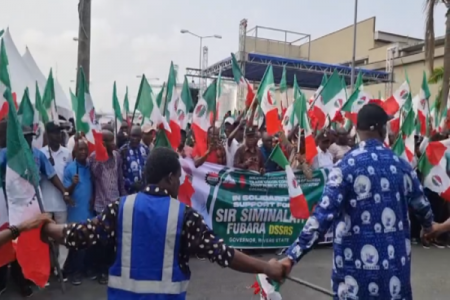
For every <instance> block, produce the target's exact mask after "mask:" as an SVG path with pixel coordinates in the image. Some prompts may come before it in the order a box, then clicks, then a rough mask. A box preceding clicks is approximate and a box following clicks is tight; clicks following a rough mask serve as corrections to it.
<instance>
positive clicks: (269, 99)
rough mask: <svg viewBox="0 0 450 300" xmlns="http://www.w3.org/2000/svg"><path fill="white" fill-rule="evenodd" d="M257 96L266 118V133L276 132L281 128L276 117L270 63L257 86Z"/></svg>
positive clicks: (276, 110)
mask: <svg viewBox="0 0 450 300" xmlns="http://www.w3.org/2000/svg"><path fill="white" fill-rule="evenodd" d="M257 97H258V100H259V104H260V107H261V110H262V112H263V114H264V117H265V120H266V130H267V133H268V134H271V135H272V134H276V133H277V132H279V131H280V129H281V122H280V119H279V118H278V107H277V102H276V99H275V83H274V78H273V69H272V65H269V66H268V67H267V70H266V74H265V76H264V78H263V80H262V81H261V84H260V86H259V88H258V92H257Z"/></svg>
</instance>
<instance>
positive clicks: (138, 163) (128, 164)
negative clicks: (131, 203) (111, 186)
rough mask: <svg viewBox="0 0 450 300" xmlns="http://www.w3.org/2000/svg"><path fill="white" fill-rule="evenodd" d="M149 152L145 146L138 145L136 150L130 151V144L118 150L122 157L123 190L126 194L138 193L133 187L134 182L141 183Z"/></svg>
mask: <svg viewBox="0 0 450 300" xmlns="http://www.w3.org/2000/svg"><path fill="white" fill-rule="evenodd" d="M148 153H149V150H148V148H147V146H145V145H142V144H139V145H138V146H137V147H136V148H134V149H131V147H130V143H127V144H125V145H123V147H122V148H120V154H121V156H122V162H123V163H122V168H123V178H124V180H125V190H126V191H127V193H128V194H129V195H130V194H134V193H137V192H139V191H138V190H136V189H135V187H134V186H133V184H134V183H136V182H143V181H144V178H143V175H144V166H145V161H146V160H147V156H148Z"/></svg>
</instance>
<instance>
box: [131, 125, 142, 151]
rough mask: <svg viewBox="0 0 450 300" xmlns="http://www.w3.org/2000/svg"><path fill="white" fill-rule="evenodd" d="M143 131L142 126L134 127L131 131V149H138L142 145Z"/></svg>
mask: <svg viewBox="0 0 450 300" xmlns="http://www.w3.org/2000/svg"><path fill="white" fill-rule="evenodd" d="M141 139H142V129H141V126H138V125H133V126H132V127H131V130H130V147H131V148H136V147H138V146H139V144H140V143H141Z"/></svg>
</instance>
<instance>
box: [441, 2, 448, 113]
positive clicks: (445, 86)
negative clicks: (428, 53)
mask: <svg viewBox="0 0 450 300" xmlns="http://www.w3.org/2000/svg"><path fill="white" fill-rule="evenodd" d="M446 17H447V18H446V21H445V47H444V78H443V79H442V98H441V103H440V109H441V110H442V109H447V98H448V90H449V81H450V8H448V9H447V14H446ZM449 117H450V116H447V118H449Z"/></svg>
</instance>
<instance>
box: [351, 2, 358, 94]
mask: <svg viewBox="0 0 450 300" xmlns="http://www.w3.org/2000/svg"><path fill="white" fill-rule="evenodd" d="M354 18H355V19H354V21H353V54H352V73H351V77H350V80H351V90H352V93H353V88H354V87H355V60H356V26H357V25H358V0H355V16H354Z"/></svg>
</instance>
